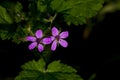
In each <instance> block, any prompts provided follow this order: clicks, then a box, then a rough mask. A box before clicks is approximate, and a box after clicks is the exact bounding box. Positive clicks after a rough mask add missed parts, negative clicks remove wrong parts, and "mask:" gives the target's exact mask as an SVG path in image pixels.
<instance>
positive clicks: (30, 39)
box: [26, 36, 36, 41]
mask: <svg viewBox="0 0 120 80" xmlns="http://www.w3.org/2000/svg"><path fill="white" fill-rule="evenodd" d="M26 40H27V41H36V37H33V36H27V37H26Z"/></svg>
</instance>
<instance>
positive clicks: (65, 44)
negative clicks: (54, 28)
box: [59, 39, 68, 47]
mask: <svg viewBox="0 0 120 80" xmlns="http://www.w3.org/2000/svg"><path fill="white" fill-rule="evenodd" d="M59 44H60V45H61V46H63V47H67V46H68V43H67V41H65V40H63V39H59Z"/></svg>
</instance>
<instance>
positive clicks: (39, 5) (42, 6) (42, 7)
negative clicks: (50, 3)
mask: <svg viewBox="0 0 120 80" xmlns="http://www.w3.org/2000/svg"><path fill="white" fill-rule="evenodd" d="M46 8H47V5H45V4H43V2H42V0H38V1H37V9H38V10H39V11H40V12H45V11H46Z"/></svg>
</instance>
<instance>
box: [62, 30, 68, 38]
mask: <svg viewBox="0 0 120 80" xmlns="http://www.w3.org/2000/svg"><path fill="white" fill-rule="evenodd" d="M68 36H69V33H68V31H64V32H62V33H60V38H67V37H68Z"/></svg>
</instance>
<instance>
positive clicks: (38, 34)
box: [35, 30, 43, 38]
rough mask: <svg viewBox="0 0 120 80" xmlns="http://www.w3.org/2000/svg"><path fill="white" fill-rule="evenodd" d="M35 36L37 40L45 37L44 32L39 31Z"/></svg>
mask: <svg viewBox="0 0 120 80" xmlns="http://www.w3.org/2000/svg"><path fill="white" fill-rule="evenodd" d="M35 36H36V37H37V38H42V36H43V32H42V30H37V31H36V33H35Z"/></svg>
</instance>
